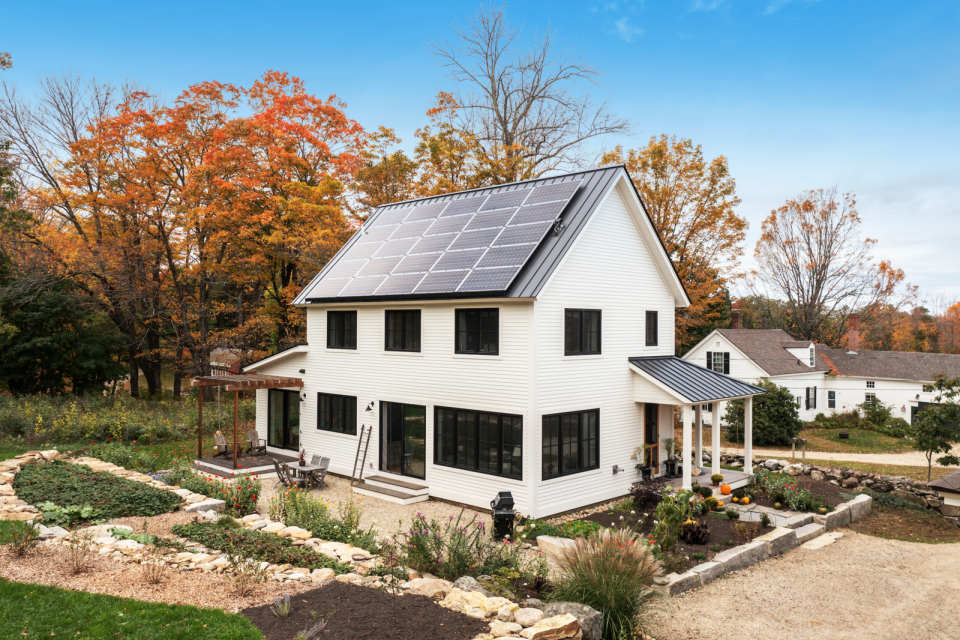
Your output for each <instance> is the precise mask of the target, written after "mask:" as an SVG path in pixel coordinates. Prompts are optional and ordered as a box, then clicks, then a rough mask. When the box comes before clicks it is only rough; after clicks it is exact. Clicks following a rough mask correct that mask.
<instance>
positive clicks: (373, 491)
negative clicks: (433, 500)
mask: <svg viewBox="0 0 960 640" xmlns="http://www.w3.org/2000/svg"><path fill="white" fill-rule="evenodd" d="M353 492H354V493H359V494H360V495H362V496H369V497H371V498H379V499H380V500H386V501H387V502H396V503H397V504H414V503H415V502H423V501H424V500H428V499H429V498H430V496H428V495H414V494H412V493H408V492H406V491H399V490H397V489H387V488H385V487H376V486H373V485H360V486H358V487H354V488H353Z"/></svg>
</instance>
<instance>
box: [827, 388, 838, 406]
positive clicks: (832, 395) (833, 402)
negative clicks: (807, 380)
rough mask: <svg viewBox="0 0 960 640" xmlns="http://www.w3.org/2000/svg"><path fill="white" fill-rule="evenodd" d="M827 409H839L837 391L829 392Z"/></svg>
mask: <svg viewBox="0 0 960 640" xmlns="http://www.w3.org/2000/svg"><path fill="white" fill-rule="evenodd" d="M827 408H828V409H836V408H837V392H836V391H827Z"/></svg>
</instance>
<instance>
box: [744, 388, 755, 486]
mask: <svg viewBox="0 0 960 640" xmlns="http://www.w3.org/2000/svg"><path fill="white" fill-rule="evenodd" d="M743 471H744V473H748V474H751V473H753V396H747V397H746V398H745V399H744V401H743Z"/></svg>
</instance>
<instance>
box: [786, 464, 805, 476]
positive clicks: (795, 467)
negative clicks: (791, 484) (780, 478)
mask: <svg viewBox="0 0 960 640" xmlns="http://www.w3.org/2000/svg"><path fill="white" fill-rule="evenodd" d="M783 470H784V471H785V472H787V473H789V474H790V475H791V476H802V475H803V466H802V465H799V464H788V465H787V466H785V467H784V468H783Z"/></svg>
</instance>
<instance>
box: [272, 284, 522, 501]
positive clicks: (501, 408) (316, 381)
mask: <svg viewBox="0 0 960 640" xmlns="http://www.w3.org/2000/svg"><path fill="white" fill-rule="evenodd" d="M465 307H480V308H490V307H498V308H499V309H500V325H501V326H500V354H499V355H498V356H491V357H485V356H462V355H455V354H454V310H455V309H458V308H465ZM330 308H334V307H331V306H326V305H312V306H310V307H309V308H308V309H307V341H308V343H309V345H310V349H309V351H308V353H306V354H304V359H303V360H301V359H299V357H297V359H296V364H294V359H293V357H291V358H290V359H287V360H284V359H281V360H280V361H279V362H277V363H275V364H273V363H271V364H270V365H269V366H267V367H264V368H263V369H259V371H260V372H262V373H267V374H274V375H298V376H300V377H302V378H303V379H304V385H305V387H304V389H303V391H305V392H306V393H307V398H306V401H305V402H303V403H302V404H301V413H300V441H301V443H302V444H303V446H304V447H305V448H306V450H307V452H308V454H311V455H312V454H321V455H324V456H329V457H330V470H331V472H333V473H339V474H345V475H349V474H350V472H351V470H352V468H353V463H354V458H355V456H356V452H357V440H358V436H349V435H343V434H338V433H330V432H327V431H320V430H318V429H317V393H318V392H323V393H333V394H338V395H345V396H355V397H356V398H357V419H358V422H359V423H360V424H367V425H371V424H372V425H373V426H374V431H373V438H372V439H371V441H370V450H369V454H368V456H367V467H366V469H364V474H365V475H371V474H373V473H375V472H376V471H377V470H378V469H379V445H380V437H379V429H378V427H379V416H380V403H381V402H383V401H389V402H404V403H407V404H415V405H423V406H426V408H427V456H426V457H427V467H426V478H425V479H424V482H425V483H426V484H427V485H429V486H430V494H431V495H433V496H436V497H439V498H443V499H448V500H453V501H456V502H462V503H464V504H467V505H469V506H479V507H484V508H489V505H490V500H492V499H493V498H494V496H495V495H496V493H497V491H513V492H514V499H515V500H516V503H517V507H518V508H519V509H520V510H522V511H526V510H527V509H528V508H529V495H528V493H529V492H528V489H527V485H526V484H525V483H523V482H518V481H516V480H509V479H506V478H500V477H497V476H491V475H487V474H481V473H475V472H469V471H464V470H459V469H451V468H449V467H444V466H439V465H434V464H432V461H433V440H434V431H433V421H434V407H436V406H443V407H454V408H460V409H477V410H482V411H491V412H496V413H509V414H514V415H520V416H523V420H524V427H525V429H524V433H525V439H526V440H528V439H529V437H530V432H531V430H530V428H529V425H530V416H529V400H528V399H529V388H530V384H529V377H530V359H531V358H530V346H529V345H530V333H531V327H530V323H531V314H530V310H531V308H532V302H530V301H526V300H519V301H518V300H497V301H495V302H472V301H471V302H466V303H454V302H446V301H444V302H436V301H434V302H421V303H392V304H376V305H371V304H365V305H357V306H349V305H343V304H340V305H336V306H335V308H337V309H356V310H357V349H356V350H341V349H327V348H326V327H327V310H328V309H330ZM403 308H408V309H421V322H422V324H421V336H422V351H421V352H420V353H418V354H406V353H391V352H385V351H384V329H385V327H384V325H385V311H386V310H387V309H403ZM299 369H305V370H306V373H305V374H299V373H297V371H298V370H299ZM261 393H262V396H260V395H258V411H257V416H258V428H259V430H260V433H261V434H264V435H265V434H266V429H267V415H266V392H261ZM261 397H262V400H261ZM371 401H373V402H375V406H374V410H373V411H370V412H367V411H366V410H365V409H366V407H367V406H368V404H369V403H370V402H371ZM358 433H359V432H358ZM524 445H525V447H526V448H527V450H528V451H529V448H530V446H531V443H529V442H525V443H524ZM525 458H526V460H525V467H526V468H525V470H524V473H525V477H529V474H530V473H533V468H534V465H533V462H532V461H531V459H530V456H529V455H525Z"/></svg>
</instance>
